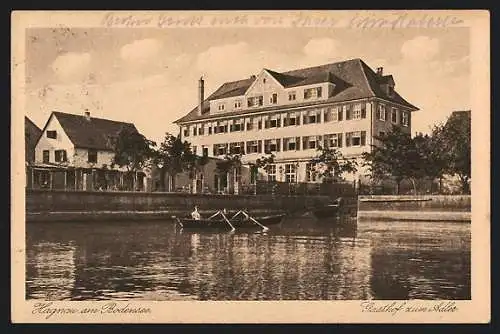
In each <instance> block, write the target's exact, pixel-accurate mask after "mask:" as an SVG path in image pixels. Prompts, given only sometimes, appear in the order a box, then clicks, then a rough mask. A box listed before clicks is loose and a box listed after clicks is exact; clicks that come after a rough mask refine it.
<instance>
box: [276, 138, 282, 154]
mask: <svg viewBox="0 0 500 334" xmlns="http://www.w3.org/2000/svg"><path fill="white" fill-rule="evenodd" d="M280 148H281V139H276V151H278V152H279V151H280Z"/></svg>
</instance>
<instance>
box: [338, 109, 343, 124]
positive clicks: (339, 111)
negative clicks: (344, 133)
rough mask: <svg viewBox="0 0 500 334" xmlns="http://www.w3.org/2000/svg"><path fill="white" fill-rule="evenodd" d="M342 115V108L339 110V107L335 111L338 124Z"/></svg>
mask: <svg viewBox="0 0 500 334" xmlns="http://www.w3.org/2000/svg"><path fill="white" fill-rule="evenodd" d="M343 114H344V113H343V112H342V108H340V107H339V108H338V109H337V119H338V121H339V122H340V121H341V120H342V115H343Z"/></svg>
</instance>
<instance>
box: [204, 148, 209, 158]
mask: <svg viewBox="0 0 500 334" xmlns="http://www.w3.org/2000/svg"><path fill="white" fill-rule="evenodd" d="M203 156H204V157H208V147H205V146H203Z"/></svg>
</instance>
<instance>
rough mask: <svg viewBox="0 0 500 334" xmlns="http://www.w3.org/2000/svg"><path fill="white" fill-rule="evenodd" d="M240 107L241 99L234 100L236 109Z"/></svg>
mask: <svg viewBox="0 0 500 334" xmlns="http://www.w3.org/2000/svg"><path fill="white" fill-rule="evenodd" d="M239 108H241V100H236V101H234V109H239Z"/></svg>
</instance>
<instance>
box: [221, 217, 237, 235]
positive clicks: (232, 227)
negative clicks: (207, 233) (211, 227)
mask: <svg viewBox="0 0 500 334" xmlns="http://www.w3.org/2000/svg"><path fill="white" fill-rule="evenodd" d="M220 214H221V215H222V217H223V218H224V219H225V220H226V222H227V223H228V224H229V226H231V229H232V231H234V230H236V229H235V228H234V226H233V224H231V222H230V221H229V220H228V219H227V217H226V215H225V214H223V213H222V212H221V213H220Z"/></svg>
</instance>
